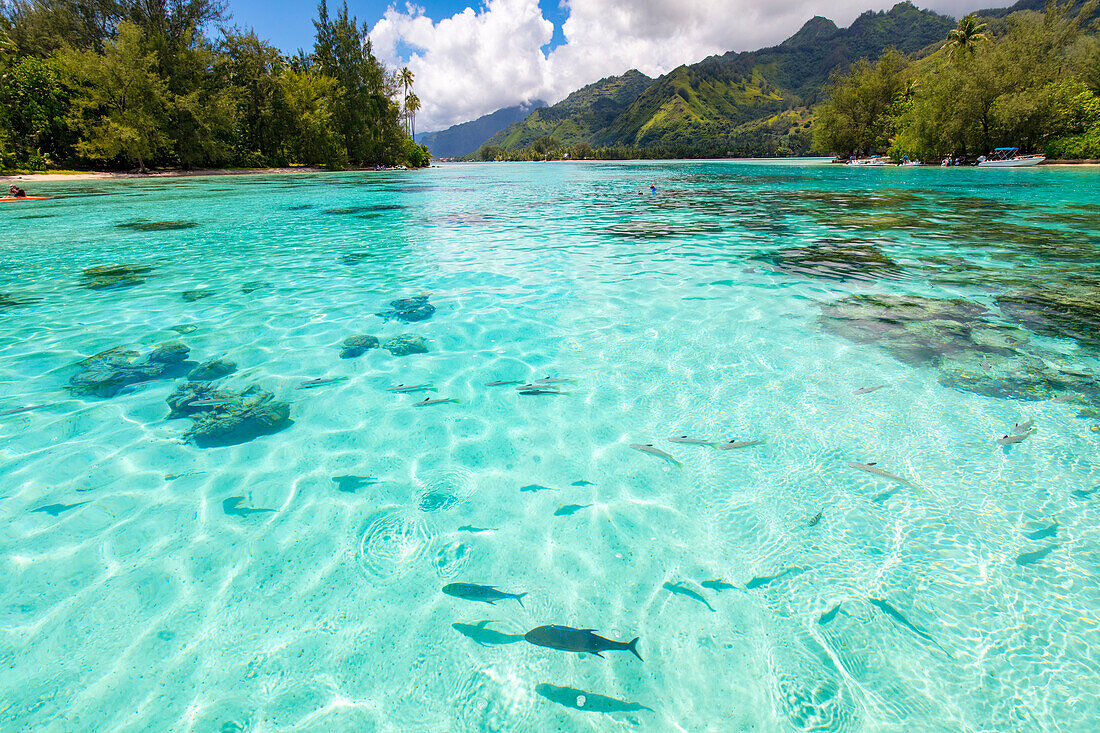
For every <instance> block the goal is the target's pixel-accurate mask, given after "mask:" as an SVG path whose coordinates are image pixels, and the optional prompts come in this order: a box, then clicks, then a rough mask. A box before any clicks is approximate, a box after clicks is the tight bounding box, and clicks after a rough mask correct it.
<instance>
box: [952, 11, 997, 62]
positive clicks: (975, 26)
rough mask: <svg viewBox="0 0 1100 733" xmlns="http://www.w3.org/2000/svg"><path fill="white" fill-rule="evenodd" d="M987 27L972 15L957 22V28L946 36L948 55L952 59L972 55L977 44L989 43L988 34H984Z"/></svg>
mask: <svg viewBox="0 0 1100 733" xmlns="http://www.w3.org/2000/svg"><path fill="white" fill-rule="evenodd" d="M987 27H988V26H987V24H985V23H980V22H978V16H977V15H976V14H974V13H971V14H970V15H968V16H966V17H965V18H962V19H961V20H959V25H958V27H957V28H955V29H954V30H952V31H951V32H950V33H948V34H947V45H948V48H949V49H950V50H949V51H948V52H947V53H948V55H949V56H951V57H952V58H954V57H956V56H959V55H960V54H962V55H969V54H973V53H974V51H975V50H976V49H977V47H978V44H979V43H986V42H988V41H989V34H987V33H986V32H985V29H986V28H987Z"/></svg>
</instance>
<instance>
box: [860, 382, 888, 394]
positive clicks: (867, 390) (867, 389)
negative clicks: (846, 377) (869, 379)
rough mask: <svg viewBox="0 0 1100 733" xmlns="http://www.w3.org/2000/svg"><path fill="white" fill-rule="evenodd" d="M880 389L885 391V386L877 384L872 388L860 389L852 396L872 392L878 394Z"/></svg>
mask: <svg viewBox="0 0 1100 733" xmlns="http://www.w3.org/2000/svg"><path fill="white" fill-rule="evenodd" d="M880 389H886V385H885V384H877V385H875V386H874V387H860V388H859V389H857V390H856V391H855V392H852V394H871V393H872V392H878V391H879V390H880Z"/></svg>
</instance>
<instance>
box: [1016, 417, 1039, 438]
mask: <svg viewBox="0 0 1100 733" xmlns="http://www.w3.org/2000/svg"><path fill="white" fill-rule="evenodd" d="M1034 425H1035V421H1034V420H1028V421H1027V422H1025V423H1016V425H1015V426H1014V427H1013V428H1012V434H1013V435H1023V434H1024V433H1028V432H1031V428H1032V427H1033V426H1034Z"/></svg>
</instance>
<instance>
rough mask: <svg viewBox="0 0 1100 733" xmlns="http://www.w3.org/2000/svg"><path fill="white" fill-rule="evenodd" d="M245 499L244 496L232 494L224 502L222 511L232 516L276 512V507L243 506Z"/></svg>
mask: <svg viewBox="0 0 1100 733" xmlns="http://www.w3.org/2000/svg"><path fill="white" fill-rule="evenodd" d="M244 500H245V497H243V496H231V497H229V498H228V499H226V500H225V501H223V502H222V511H224V512H225V513H226V514H228V515H229V516H231V517H248V516H251V515H253V514H271V513H273V512H275V510H274V509H252V508H250V507H242V506H241V502H243V501H244Z"/></svg>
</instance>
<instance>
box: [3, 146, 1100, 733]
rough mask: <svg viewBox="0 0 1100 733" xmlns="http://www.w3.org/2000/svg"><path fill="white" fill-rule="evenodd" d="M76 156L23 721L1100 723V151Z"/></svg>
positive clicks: (40, 430) (39, 428) (6, 549)
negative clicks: (970, 162) (338, 160)
mask: <svg viewBox="0 0 1100 733" xmlns="http://www.w3.org/2000/svg"><path fill="white" fill-rule="evenodd" d="M31 185H32V184H28V190H29V191H30V186H31ZM33 186H34V190H33V193H35V194H42V195H56V196H57V197H56V198H54V199H51V200H43V201H39V202H34V203H33V204H28V206H34V207H35V208H33V210H31V209H29V208H23V209H21V210H20V212H19V214H18V215H13V216H0V251H2V256H3V261H4V264H5V266H4V267H3V268H0V316H2V317H3V319H4V329H3V331H2V333H0V469H2V475H3V482H2V484H0V523H2V524H3V526H4V531H3V532H0V566H2V567H3V570H4V578H5V582H4V583H3V584H0V627H2V628H3V629H4V630H5V632H6V633H4V634H0V660H3V662H4V667H3V669H4V674H3V675H0V730H4V731H7V730H12V731H32V730H33V731H39V730H41V731H52V730H56V731H84V730H96V731H99V730H166V729H173V728H179V729H187V730H194V731H221V732H222V733H230V732H231V731H240V732H242V733H243V732H244V731H261V730H262V731H268V730H326V731H329V730H331V731H402V732H403V733H404V732H406V731H407V732H409V733H415V732H419V731H425V732H431V733H434V732H435V731H463V732H465V731H552V730H553V731H576V730H586V731H621V730H636V731H655V732H658V731H659V732H662V733H663V732H664V731H672V730H686V731H737V730H761V731H805V732H806V733H809V732H810V731H835V732H837V733H840V732H844V733H860V732H863V731H866V732H868V733H871V732H873V731H875V732H877V731H902V730H905V731H926V730H929V731H931V730H952V731H955V730H960V731H1024V730H1027V731H1031V730H1050V731H1056V730H1057V731H1075V732H1076V731H1088V730H1093V729H1094V728H1095V727H1096V725H1095V721H1096V720H1098V719H1100V693H1098V692H1097V690H1096V689H1095V688H1096V685H1095V679H1096V661H1095V656H1096V655H1095V648H1096V644H1095V638H1096V633H1097V628H1098V625H1100V594H1098V593H1097V592H1096V590H1095V588H1096V583H1095V577H1094V576H1095V571H1096V552H1095V549H1094V548H1095V547H1097V545H1098V543H1100V521H1098V516H1097V512H1098V511H1100V475H1098V473H1097V464H1098V460H1097V459H1098V457H1100V310H1098V307H1097V303H1100V278H1098V277H1097V273H1096V271H1095V263H1096V261H1097V256H1098V250H1100V242H1098V235H1097V226H1096V224H1097V212H1098V211H1100V201H1098V200H1097V193H1096V192H1097V191H1100V170H1097V169H1069V170H1063V169H1051V168H1044V167H1037V168H1029V169H1018V170H1011V169H1004V170H985V169H982V170H978V169H966V170H962V169H950V170H941V169H938V168H897V169H895V168H880V169H871V168H868V169H866V170H864V169H855V170H853V169H850V168H846V167H844V166H828V165H811V164H807V163H798V162H793V163H792V162H788V163H781V162H768V163H755V164H748V163H738V162H732V161H729V162H726V161H722V162H708V161H694V162H683V161H680V162H635V163H611V162H599V163H591V164H579V163H577V164H574V163H562V164H554V165H549V164H539V165H536V164H517V165H503V164H502V165H453V166H444V167H440V168H432V169H427V170H423V171H415V172H413V171H407V172H397V171H394V172H385V173H382V172H379V173H374V172H369V173H367V172H362V173H359V172H347V173H309V174H295V175H286V176H270V177H265V176H247V177H233V176H218V177H215V178H209V179H203V178H191V177H181V178H174V179H171V180H159V179H158V180H96V181H65V182H59V183H47V182H43V183H35V184H33ZM651 187H654V188H655V189H656V193H654V192H653V189H651ZM5 213H11V212H0V214H5ZM32 216H33V217H41V218H33V219H31V218H28V217H32Z"/></svg>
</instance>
